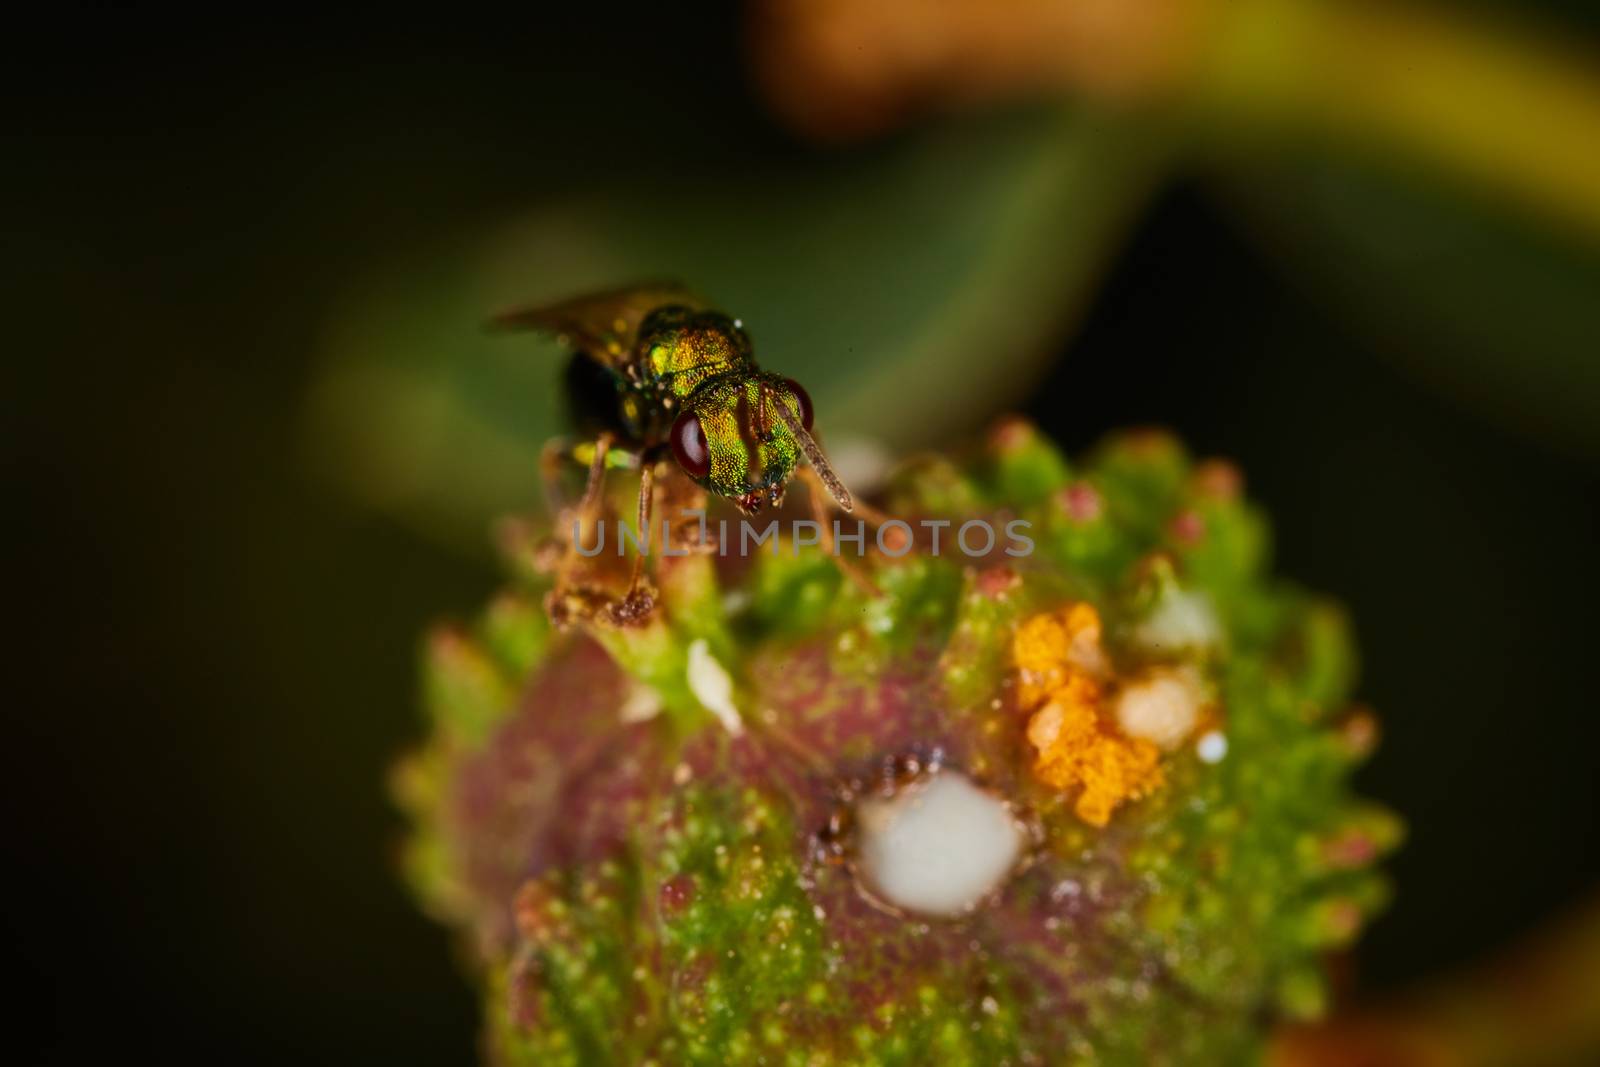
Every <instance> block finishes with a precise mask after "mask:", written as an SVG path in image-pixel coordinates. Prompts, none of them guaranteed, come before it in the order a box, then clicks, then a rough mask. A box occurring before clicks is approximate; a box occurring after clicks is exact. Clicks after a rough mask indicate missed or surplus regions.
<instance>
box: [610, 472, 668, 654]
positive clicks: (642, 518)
mask: <svg viewBox="0 0 1600 1067" xmlns="http://www.w3.org/2000/svg"><path fill="white" fill-rule="evenodd" d="M654 499H655V466H654V465H653V464H650V463H643V464H641V465H640V471H639V551H638V552H636V553H634V557H633V573H632V574H631V575H630V576H629V578H628V591H627V593H625V594H624V595H623V597H622V599H621V600H619V601H617V602H616V603H615V604H612V605H611V606H610V607H609V608H607V609H606V615H607V617H608V618H609V619H610V621H611V622H614V623H616V624H618V625H620V626H627V625H630V624H632V623H636V622H641V621H643V620H644V619H645V618H647V617H648V616H649V614H650V612H651V610H652V609H653V608H654V607H655V604H656V598H655V594H654V592H652V591H651V590H649V589H647V588H646V587H645V581H644V560H645V555H646V553H647V552H648V550H649V544H650V512H651V508H652V505H653V503H654Z"/></svg>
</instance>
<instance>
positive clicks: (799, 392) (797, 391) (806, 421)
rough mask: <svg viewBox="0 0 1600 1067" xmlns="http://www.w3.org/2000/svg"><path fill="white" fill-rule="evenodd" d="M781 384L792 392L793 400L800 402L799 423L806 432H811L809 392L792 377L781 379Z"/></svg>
mask: <svg viewBox="0 0 1600 1067" xmlns="http://www.w3.org/2000/svg"><path fill="white" fill-rule="evenodd" d="M783 385H784V388H785V389H788V390H789V391H790V392H791V393H793V394H794V398H795V400H797V401H799V403H800V425H801V426H804V427H805V428H806V432H807V433H810V432H811V418H812V413H811V394H810V393H808V392H806V391H805V389H803V388H802V387H801V385H800V383H799V382H797V381H795V380H794V379H793V378H785V379H784V380H783Z"/></svg>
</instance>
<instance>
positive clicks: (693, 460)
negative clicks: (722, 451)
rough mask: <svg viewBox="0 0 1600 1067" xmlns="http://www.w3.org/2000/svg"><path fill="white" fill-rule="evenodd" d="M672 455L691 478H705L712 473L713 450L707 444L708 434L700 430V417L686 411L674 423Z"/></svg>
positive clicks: (671, 435)
mask: <svg viewBox="0 0 1600 1067" xmlns="http://www.w3.org/2000/svg"><path fill="white" fill-rule="evenodd" d="M668 436H669V438H670V440H671V442H672V455H673V458H675V459H676V460H677V461H678V466H680V467H682V468H683V469H684V471H685V472H686V473H687V474H688V475H689V477H691V478H704V477H705V476H706V475H708V474H710V473H711V448H710V447H709V446H708V445H707V444H706V432H705V431H704V430H702V429H701V428H700V417H699V416H698V415H696V414H695V413H694V412H692V411H685V412H684V413H683V414H682V415H679V416H678V417H677V418H676V419H674V420H673V422H672V433H671V434H669V435H668Z"/></svg>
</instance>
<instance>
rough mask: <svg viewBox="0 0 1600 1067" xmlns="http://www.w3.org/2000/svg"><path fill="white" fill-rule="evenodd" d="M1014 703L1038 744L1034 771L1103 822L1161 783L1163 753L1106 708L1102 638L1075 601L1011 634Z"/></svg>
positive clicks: (1085, 815) (1087, 609) (1088, 608)
mask: <svg viewBox="0 0 1600 1067" xmlns="http://www.w3.org/2000/svg"><path fill="white" fill-rule="evenodd" d="M1012 656H1013V658H1014V659H1015V661H1016V665H1017V671H1018V675H1019V683H1020V684H1019V686H1018V701H1019V703H1020V704H1021V706H1022V709H1023V710H1024V711H1027V712H1029V713H1030V715H1029V718H1028V727H1027V736H1028V741H1029V743H1031V744H1032V745H1033V747H1034V748H1035V749H1036V750H1037V752H1038V755H1037V756H1036V758H1035V760H1034V764H1033V773H1034V776H1035V777H1036V778H1038V779H1039V781H1041V782H1043V783H1045V784H1046V785H1048V786H1051V787H1053V788H1055V789H1060V790H1062V791H1064V792H1066V791H1076V793H1077V800H1076V802H1075V804H1074V807H1073V810H1074V811H1075V812H1077V815H1078V817H1079V818H1080V819H1082V820H1083V821H1084V822H1086V823H1089V824H1090V825H1091V826H1104V825H1106V824H1107V823H1108V822H1110V820H1111V813H1112V812H1113V811H1114V810H1115V809H1116V807H1117V806H1118V805H1119V804H1121V803H1123V802H1124V801H1127V800H1134V799H1137V798H1139V797H1141V796H1144V795H1146V794H1148V793H1150V792H1152V791H1154V790H1156V789H1159V788H1160V787H1161V785H1162V782H1163V778H1162V774H1161V752H1160V750H1159V749H1158V748H1157V747H1156V746H1155V745H1154V744H1153V743H1152V742H1150V741H1146V740H1144V739H1143V738H1130V737H1127V736H1125V735H1123V734H1122V733H1121V731H1119V730H1118V729H1117V726H1116V724H1115V722H1114V721H1113V720H1112V719H1111V718H1110V717H1109V716H1108V715H1107V714H1106V713H1105V708H1104V703H1105V700H1104V694H1105V691H1104V688H1103V686H1102V682H1103V681H1105V680H1106V679H1107V676H1108V675H1109V673H1110V668H1109V664H1108V662H1107V660H1106V656H1105V651H1104V649H1103V648H1102V647H1101V644H1100V615H1099V613H1098V612H1096V611H1095V609H1094V607H1093V606H1092V605H1090V604H1087V603H1083V602H1079V603H1076V604H1073V605H1071V606H1070V607H1068V608H1066V609H1065V610H1062V611H1059V612H1052V613H1045V614H1041V615H1035V616H1033V617H1031V618H1029V619H1026V620H1024V621H1023V623H1022V625H1021V626H1019V627H1018V628H1017V632H1016V634H1015V636H1014V637H1013V639H1012Z"/></svg>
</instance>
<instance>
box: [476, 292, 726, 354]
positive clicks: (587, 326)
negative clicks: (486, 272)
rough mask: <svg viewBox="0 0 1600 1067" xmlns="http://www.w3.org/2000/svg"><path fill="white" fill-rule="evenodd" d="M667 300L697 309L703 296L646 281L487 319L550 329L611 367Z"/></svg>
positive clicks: (504, 326)
mask: <svg viewBox="0 0 1600 1067" xmlns="http://www.w3.org/2000/svg"><path fill="white" fill-rule="evenodd" d="M671 304H676V305H680V306H683V307H687V308H692V309H694V310H697V311H699V310H703V309H705V307H706V302H705V300H704V299H702V298H701V297H699V296H697V295H696V294H694V293H692V292H690V291H689V290H688V289H686V288H684V287H683V286H682V285H679V284H678V283H676V282H646V283H644V284H641V285H632V286H628V287H627V288H624V289H613V290H610V291H607V292H603V293H591V294H588V295H585V296H579V297H574V298H573V299H571V300H563V301H561V302H560V303H556V304H545V305H541V306H539V307H529V308H514V309H512V310H511V311H507V312H504V313H503V314H500V315H496V316H495V317H494V318H492V319H490V320H489V325H490V326H491V327H493V328H494V329H498V330H540V331H543V332H544V333H548V334H553V335H555V336H556V337H558V338H560V339H561V340H562V341H563V342H564V343H566V344H570V345H572V346H573V347H574V348H576V349H578V350H579V351H581V352H583V353H584V354H585V355H587V356H589V357H590V358H591V359H593V360H595V361H596V362H598V363H600V364H602V365H604V366H606V367H613V368H615V367H620V366H621V365H622V364H624V363H626V362H627V361H628V359H629V358H630V357H631V356H632V355H633V346H634V342H635V341H636V340H637V339H638V337H639V324H640V323H641V322H643V321H644V317H645V316H646V315H648V314H650V312H652V311H654V310H656V309H657V308H660V307H665V306H667V305H671Z"/></svg>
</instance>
